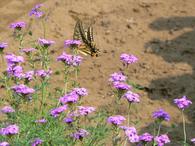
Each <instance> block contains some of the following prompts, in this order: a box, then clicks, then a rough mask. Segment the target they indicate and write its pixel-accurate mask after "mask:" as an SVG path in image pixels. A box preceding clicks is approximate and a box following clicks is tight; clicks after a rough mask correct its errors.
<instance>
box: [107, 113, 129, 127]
mask: <svg viewBox="0 0 195 146" xmlns="http://www.w3.org/2000/svg"><path fill="white" fill-rule="evenodd" d="M125 120H126V119H125V117H123V116H121V115H116V116H110V117H109V118H108V119H107V122H108V123H111V124H113V125H115V126H118V125H121V124H122V123H123V122H124V121H125Z"/></svg>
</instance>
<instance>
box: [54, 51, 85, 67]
mask: <svg viewBox="0 0 195 146" xmlns="http://www.w3.org/2000/svg"><path fill="white" fill-rule="evenodd" d="M82 59H83V58H82V57H81V56H76V55H70V54H66V53H65V52H63V53H62V55H60V56H58V57H57V61H62V62H63V63H65V64H66V65H69V66H79V65H80V64H81V62H82Z"/></svg>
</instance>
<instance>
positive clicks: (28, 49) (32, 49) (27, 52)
mask: <svg viewBox="0 0 195 146" xmlns="http://www.w3.org/2000/svg"><path fill="white" fill-rule="evenodd" d="M34 51H36V49H35V48H24V49H22V52H24V53H26V54H27V55H28V54H30V53H31V52H34Z"/></svg>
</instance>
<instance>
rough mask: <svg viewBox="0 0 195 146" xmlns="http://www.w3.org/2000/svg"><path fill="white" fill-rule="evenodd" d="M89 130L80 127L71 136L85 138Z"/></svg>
mask: <svg viewBox="0 0 195 146" xmlns="http://www.w3.org/2000/svg"><path fill="white" fill-rule="evenodd" d="M88 135H89V132H88V131H86V130H85V129H79V130H78V131H76V132H75V133H73V134H71V135H70V136H71V137H73V138H75V139H81V140H82V139H83V138H84V137H86V136H88Z"/></svg>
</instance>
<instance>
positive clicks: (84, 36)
mask: <svg viewBox="0 0 195 146" xmlns="http://www.w3.org/2000/svg"><path fill="white" fill-rule="evenodd" d="M73 39H74V40H80V41H81V45H79V46H78V47H77V50H78V52H80V53H82V54H84V55H91V56H98V53H99V49H97V48H96V45H95V42H94V38H93V28H92V27H88V28H87V29H85V28H84V27H83V24H82V22H81V20H78V21H77V22H76V25H75V29H74V34H73Z"/></svg>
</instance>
